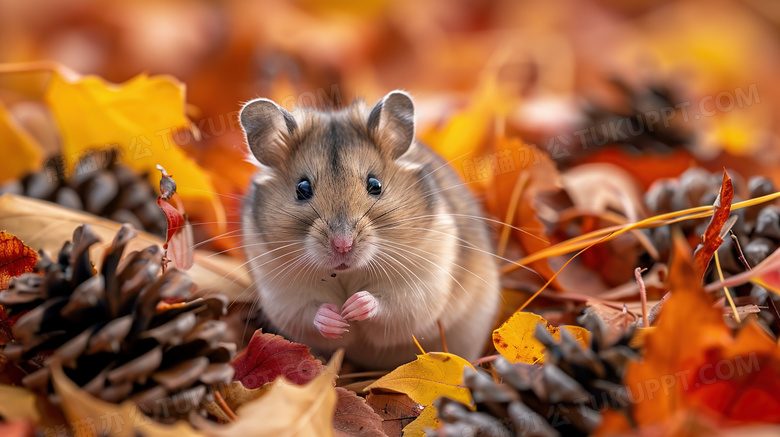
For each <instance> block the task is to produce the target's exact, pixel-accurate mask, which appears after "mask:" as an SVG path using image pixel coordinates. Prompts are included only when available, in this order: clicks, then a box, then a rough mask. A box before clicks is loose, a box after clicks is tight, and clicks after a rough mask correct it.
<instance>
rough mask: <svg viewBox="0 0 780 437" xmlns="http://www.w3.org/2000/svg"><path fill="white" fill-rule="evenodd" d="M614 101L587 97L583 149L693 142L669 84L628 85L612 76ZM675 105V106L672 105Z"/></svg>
mask: <svg viewBox="0 0 780 437" xmlns="http://www.w3.org/2000/svg"><path fill="white" fill-rule="evenodd" d="M610 83H611V85H612V86H613V87H614V89H615V90H616V95H617V99H616V101H615V102H614V103H611V104H607V103H604V102H600V101H596V100H593V99H591V100H589V101H586V102H585V103H584V104H583V108H582V112H583V114H584V120H583V122H582V126H581V128H582V129H587V132H586V133H585V135H584V137H583V138H584V139H585V144H582V146H583V149H585V150H598V149H599V148H600V147H604V146H606V145H608V144H609V145H617V146H619V147H621V148H623V149H625V150H627V151H628V152H631V153H647V152H655V153H666V152H670V151H673V150H674V149H676V148H679V147H688V146H690V145H692V144H693V132H692V131H691V129H689V128H688V127H687V126H686V125H685V123H684V122H683V116H682V114H681V113H680V107H679V106H680V103H682V102H684V101H685V100H686V99H685V98H683V97H682V96H680V95H679V92H678V91H677V90H676V89H675V88H674V86H673V84H666V83H661V82H652V83H647V84H645V85H644V86H642V87H638V86H631V85H629V84H628V83H627V82H626V81H624V80H622V79H620V78H617V77H615V78H612V79H611V81H610ZM675 105H678V106H675Z"/></svg>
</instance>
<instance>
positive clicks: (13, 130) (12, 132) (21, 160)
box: [0, 103, 43, 183]
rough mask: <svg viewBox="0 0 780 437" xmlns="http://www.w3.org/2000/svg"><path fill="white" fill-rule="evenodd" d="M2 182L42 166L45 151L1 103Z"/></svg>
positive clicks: (0, 167) (0, 148) (0, 152)
mask: <svg viewBox="0 0 780 437" xmlns="http://www.w3.org/2000/svg"><path fill="white" fill-rule="evenodd" d="M0 154H2V156H3V159H2V160H0V183H2V182H5V181H8V180H11V179H16V178H19V177H21V176H23V175H24V174H25V173H28V172H30V171H33V170H37V169H38V168H40V166H41V163H42V160H43V153H42V151H41V146H40V145H38V143H37V142H36V141H35V139H34V138H33V137H32V136H31V135H30V134H28V133H27V132H26V131H25V130H24V129H22V127H21V126H19V124H17V123H16V121H15V120H14V119H13V118H12V117H11V114H10V113H9V112H8V110H7V109H6V107H5V106H4V105H3V104H2V103H0Z"/></svg>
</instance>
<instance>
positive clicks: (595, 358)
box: [428, 317, 639, 437]
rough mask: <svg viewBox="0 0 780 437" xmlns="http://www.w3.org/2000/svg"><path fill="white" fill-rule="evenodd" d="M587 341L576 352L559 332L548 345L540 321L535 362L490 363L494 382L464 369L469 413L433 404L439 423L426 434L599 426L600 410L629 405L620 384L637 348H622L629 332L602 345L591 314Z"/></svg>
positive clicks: (567, 432)
mask: <svg viewBox="0 0 780 437" xmlns="http://www.w3.org/2000/svg"><path fill="white" fill-rule="evenodd" d="M585 324H586V326H588V327H589V328H590V330H591V346H590V347H589V348H588V349H583V348H582V347H581V346H580V344H579V343H578V342H577V340H575V339H574V338H573V337H572V336H571V335H570V334H569V333H568V332H567V331H566V330H565V329H564V330H561V341H560V343H558V342H556V341H555V340H554V339H553V337H552V335H550V333H549V332H548V331H547V330H546V329H545V328H544V327H543V326H542V325H537V327H536V331H535V334H536V337H537V338H538V339H539V340H540V341H541V342H542V343H543V344H544V345H545V346H546V348H547V352H546V355H545V356H546V361H545V363H544V364H543V365H541V366H537V365H530V364H510V363H509V362H508V361H506V360H505V359H503V358H498V359H497V360H496V361H494V362H493V365H494V368H495V371H496V373H497V374H498V376H500V378H501V381H500V382H495V381H494V380H493V378H491V377H490V376H489V375H488V374H487V373H485V372H484V371H482V370H478V371H473V370H471V369H466V372H465V373H464V379H465V383H466V386H467V387H468V388H469V389H470V390H471V394H472V397H473V399H474V403H475V404H476V407H477V409H476V411H471V410H469V408H468V407H467V406H466V405H463V404H461V403H459V402H456V401H453V400H452V399H449V398H440V399H438V400H437V401H436V402H435V403H434V405H435V406H436V408H437V410H438V412H439V418H440V419H441V421H442V426H441V427H440V428H439V429H438V430H436V431H435V432H430V433H429V434H428V435H431V436H434V435H435V436H461V435H473V436H480V437H492V436H495V437H509V436H514V435H523V436H540V437H541V436H544V437H548V436H550V437H552V436H586V435H589V434H590V433H591V432H593V430H594V429H595V428H596V427H597V426H598V424H599V423H600V420H601V419H600V415H601V414H600V411H603V410H604V409H605V408H607V407H609V408H613V409H618V410H620V409H621V408H622V409H626V408H628V405H629V404H630V402H629V399H628V398H627V396H628V394H627V392H626V390H625V389H624V388H623V386H622V385H621V384H622V381H623V377H624V374H625V370H626V368H627V364H628V362H629V361H630V360H633V359H638V358H639V355H638V354H637V351H636V350H635V349H633V348H631V347H629V346H628V342H629V340H630V339H631V336H632V334H633V330H629V331H627V332H625V333H624V335H623V336H622V337H620V338H619V339H618V340H617V341H616V342H615V343H612V344H607V343H606V337H605V335H604V334H605V333H606V327H605V326H604V324H603V322H601V321H599V320H597V319H596V318H594V317H588V318H587V319H586V320H585Z"/></svg>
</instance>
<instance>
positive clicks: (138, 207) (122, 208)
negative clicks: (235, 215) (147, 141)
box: [0, 149, 166, 237]
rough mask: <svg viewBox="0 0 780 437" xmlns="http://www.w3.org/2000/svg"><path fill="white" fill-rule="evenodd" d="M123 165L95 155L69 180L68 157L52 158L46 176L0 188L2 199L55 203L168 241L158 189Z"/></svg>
mask: <svg viewBox="0 0 780 437" xmlns="http://www.w3.org/2000/svg"><path fill="white" fill-rule="evenodd" d="M119 161H120V159H119V152H117V151H116V150H115V149H110V150H108V151H106V152H101V151H92V152H90V153H88V154H86V155H85V156H84V157H82V158H81V160H79V162H78V163H77V164H76V166H75V168H74V170H73V174H72V175H70V176H69V177H65V166H64V162H63V161H62V157H57V158H52V159H49V160H48V161H47V162H46V164H45V165H44V168H43V170H41V171H39V172H37V173H30V174H28V175H27V176H25V177H23V178H22V179H20V180H14V181H11V182H8V183H6V184H4V185H2V186H0V194H3V193H12V194H19V195H24V196H28V197H33V198H36V199H41V200H47V201H49V202H55V203H58V204H60V205H63V206H66V207H68V208H72V209H76V210H81V211H86V212H89V213H91V214H94V215H97V216H100V217H105V218H108V219H110V220H113V221H116V222H118V223H130V224H132V225H133V226H134V227H135V228H136V229H141V230H144V231H146V232H149V233H151V234H154V235H157V236H160V237H164V236H165V229H166V221H165V215H164V214H163V213H162V211H160V208H159V207H158V206H157V194H155V190H154V187H153V186H152V185H151V184H150V183H149V181H148V180H147V179H146V175H141V174H138V173H136V172H135V171H134V170H133V169H131V168H130V167H128V166H126V165H123V164H120V163H119Z"/></svg>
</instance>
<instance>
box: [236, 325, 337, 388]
mask: <svg viewBox="0 0 780 437" xmlns="http://www.w3.org/2000/svg"><path fill="white" fill-rule="evenodd" d="M231 364H232V366H233V368H234V369H235V370H236V372H235V374H234V375H233V380H234V381H240V382H241V384H242V385H243V386H244V387H246V388H248V389H255V388H259V387H262V386H263V385H265V384H266V383H268V382H271V381H273V380H275V379H276V378H278V377H280V376H284V377H285V378H286V379H287V380H288V381H290V382H292V383H294V384H306V383H307V382H309V381H311V380H312V379H314V378H315V377H316V376H317V375H319V374H320V373H322V372H323V371H324V370H325V366H323V365H322V362H320V360H317V359H314V357H313V356H312V354H311V353H310V352H309V347H308V346H305V345H302V344H299V343H293V342H291V341H288V340H286V339H285V338H284V337H281V336H279V335H274V334H266V333H263V332H262V330H257V331H256V332H255V334H254V335H253V336H252V339H251V340H250V341H249V345H248V346H247V347H246V349H244V350H243V351H242V352H241V353H240V354H238V356H236V358H235V359H234V360H233V362H232V363H231Z"/></svg>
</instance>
